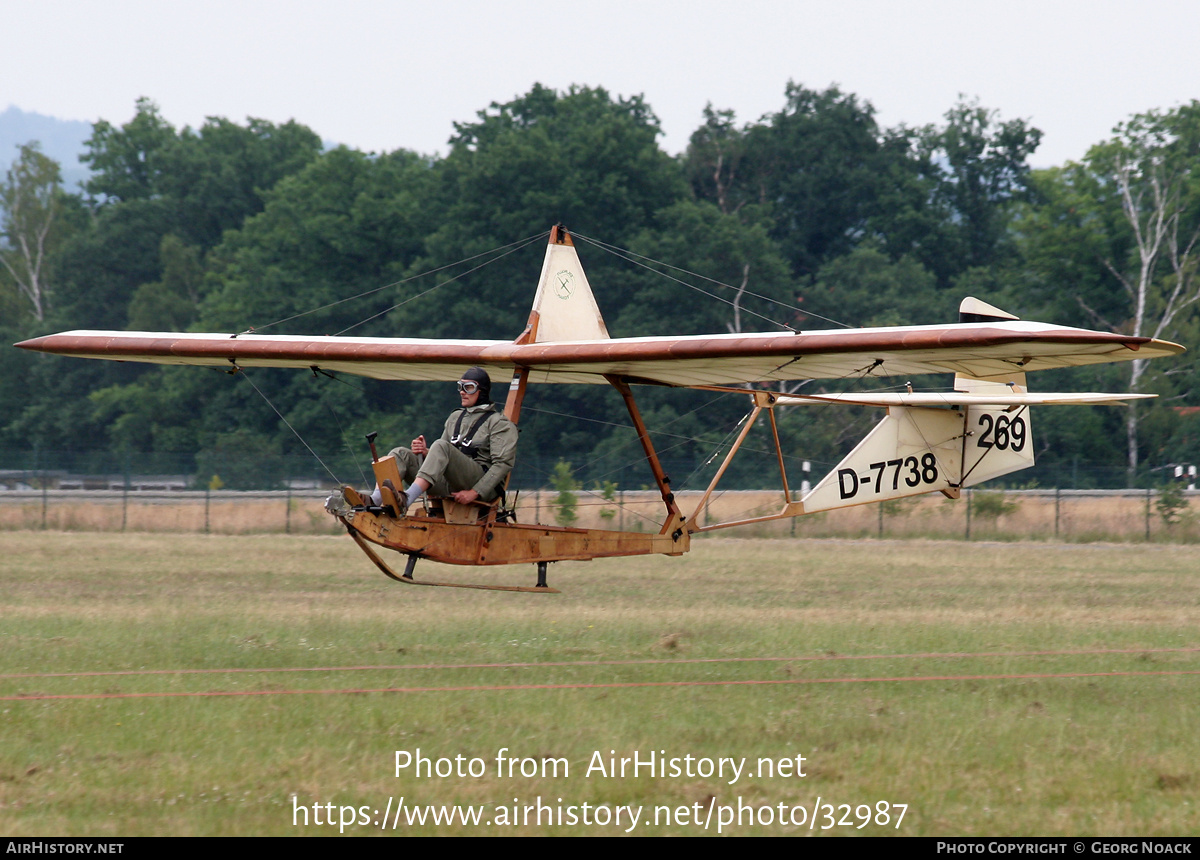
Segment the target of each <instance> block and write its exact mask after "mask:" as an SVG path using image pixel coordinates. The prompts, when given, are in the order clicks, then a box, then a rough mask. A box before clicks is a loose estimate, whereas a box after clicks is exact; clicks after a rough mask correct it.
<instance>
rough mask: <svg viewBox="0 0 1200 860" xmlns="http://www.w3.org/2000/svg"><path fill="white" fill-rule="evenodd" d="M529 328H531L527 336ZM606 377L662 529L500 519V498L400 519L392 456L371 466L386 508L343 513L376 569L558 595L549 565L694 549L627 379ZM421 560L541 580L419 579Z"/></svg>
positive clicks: (524, 379)
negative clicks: (523, 572) (390, 554)
mask: <svg viewBox="0 0 1200 860" xmlns="http://www.w3.org/2000/svg"><path fill="white" fill-rule="evenodd" d="M531 327H536V320H533V321H532V322H531ZM529 331H530V329H529V328H527V329H526V333H528V332H529ZM528 380H529V370H528V368H520V369H518V370H517V372H516V374H515V375H514V376H513V381H512V384H511V385H510V386H509V392H508V400H507V402H506V403H505V408H504V413H505V415H506V416H507V417H508V418H509V420H510V421H513V423H516V422H517V420H518V419H519V418H520V413H521V404H522V403H523V402H524V399H525V387H526V385H527V384H528ZM609 382H610V383H611V384H612V385H613V387H614V388H616V389H617V391H618V392H619V393H620V394H621V397H622V398H623V399H624V401H625V405H626V408H627V409H628V410H629V416H630V418H631V419H632V420H633V425H634V428H635V429H636V430H637V434H638V440H639V441H640V442H641V444H642V451H643V453H644V454H645V456H646V461H647V463H649V465H650V470H651V472H653V474H654V480H655V482H656V483H657V485H658V489H659V492H660V494H661V495H662V500H663V504H664V505H665V506H666V511H667V517H666V521H665V522H664V523H663V524H662V527H661V528H660V529H659V531H658V533H657V534H647V533H645V532H627V531H615V530H608V529H582V528H570V527H565V526H548V525H540V524H525V523H517V522H511V523H510V522H503V521H501V517H502V516H504V515H507V514H509V513H511V512H509V511H506V510H504V509H502V508H501V506H500V505H499V504H498V503H495V502H493V503H491V504H483V503H476V504H473V505H460V504H458V503H456V502H454V501H453V500H452V499H440V500H437V503H439V504H440V508H441V511H440V512H438V511H437V507H436V506H435V507H433V508H432V509H426V510H421V511H411V512H410V513H409V514H408V515H407V516H405V517H396V516H393V515H392V514H391V513H389V511H388V508H389V507H390V508H391V510H396V509H398V507H399V505H398V500H397V499H396V496H395V494H394V492H393V489H392V488H393V487H394V488H396V490H398V489H399V487H400V473H399V470H398V468H397V466H396V461H395V458H393V457H391V456H390V455H389V456H386V457H381V458H379V459H376V460H375V462H374V463H373V464H372V465H373V468H374V471H375V479H376V482H377V483H378V485H379V487H380V490H381V494H382V496H383V505H382V506H380V508H371V507H370V506H367V505H357V506H356V510H355V512H354V514H353V515H352V516H351V517H344V518H343V522H344V524H345V526H346V530H347V531H348V532H349V533H350V536H351V537H352V538H354V541H355V543H357V544H358V546H359V547H360V548H361V549H362V550H363V552H364V553H366V555H367V557H368V558H370V559H371V561H372V562H373V563H374V564H375V565H376V567H378V568H379V569H380V570H382V571H383V572H384V573H385V574H386V575H387V576H389V577H391V578H392V579H394V580H396V581H397V582H403V583H406V584H410V585H438V586H446V587H453V588H477V589H487V590H494V591H523V592H536V593H557V591H556V590H555V589H552V588H550V587H549V586H548V585H547V584H546V566H547V564H549V563H550V562H554V561H568V560H570V561H590V560H591V559H593V558H610V557H616V556H630V555H652V554H662V555H671V556H679V555H683V554H684V553H685V552H687V551H688V550H689V549H690V548H691V539H690V538H691V529H690V528H689V527H688V524H687V522H686V520H685V518H684V516H683V514H682V512H681V511H680V509H679V505H678V503H677V502H676V501H675V495H674V494H673V493H672V492H671V487H670V479H669V478H668V477H667V475H666V473H665V472H664V471H663V468H662V464H661V463H660V462H659V460H658V455H657V453H656V452H655V450H654V445H653V443H652V442H651V441H650V433H649V431H648V430H647V429H646V425H645V423H644V422H643V421H642V416H641V413H640V412H639V411H638V408H637V404H636V403H635V402H634V399H633V394H632V392H631V391H630V389H629V384H628V383H627V382H626V381H625V380H623V379H620V378H618V377H612V378H610V379H609ZM371 544H375V545H378V546H382V547H386V548H387V549H391V550H395V551H397V552H401V553H404V554H405V555H407V556H408V563H407V565H406V568H405V572H404V573H403V574H397V573H396V572H395V571H394V570H392V569H391V568H390V567H389V566H388V565H387V563H386V562H384V561H383V559H382V558H380V557H379V555H378V553H376V552H375V551H374V549H373V548H372V546H371ZM419 558H428V559H431V560H433V561H439V562H443V563H445V564H460V565H471V566H488V565H501V564H522V563H532V564H536V565H537V566H538V580H537V585H535V586H528V587H527V586H503V585H492V584H467V583H452V582H427V581H419V580H417V579H415V578H414V577H413V569H414V567H415V565H416V561H417V559H419Z"/></svg>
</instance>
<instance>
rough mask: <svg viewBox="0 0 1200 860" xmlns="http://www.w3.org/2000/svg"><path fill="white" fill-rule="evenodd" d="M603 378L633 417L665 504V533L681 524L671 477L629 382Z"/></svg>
mask: <svg viewBox="0 0 1200 860" xmlns="http://www.w3.org/2000/svg"><path fill="white" fill-rule="evenodd" d="M604 378H605V379H607V380H608V382H609V384H610V385H612V387H613V388H615V389H617V391H618V392H620V394H621V398H622V399H623V400H624V401H625V408H626V409H628V410H629V417H630V418H631V419H633V426H634V429H635V430H637V434H638V441H639V442H641V443H642V451H643V452H644V453H645V454H646V462H647V463H648V464H649V465H650V471H651V472H653V473H654V480H655V482H656V483H657V484H658V491H659V493H660V494H661V495H662V500H663V504H664V505H666V506H667V520H666V522H664V523H663V525H662V529H661V530H660V531H659V534H664V535H665V534H667V533H668V532H673V531H675V530H676V529H678V528H679V527H680V526H682V524H683V514H682V512H681V511H680V510H679V505H678V504H677V503H676V501H675V494H674V493H672V492H671V479H670V477H668V476H667V473H666V472H664V471H663V467H662V463H660V462H659V461H658V454H656V453H655V451H654V444H653V443H652V442H651V441H650V431H649V430H647V429H646V424H645V422H644V421H642V415H641V413H640V412H638V408H637V404H636V403H635V402H634V400H633V392H632V391H630V390H629V383H628V382H626V381H625V380H624V379H622V378H621V377H619V376H608V375H606V376H605V377H604Z"/></svg>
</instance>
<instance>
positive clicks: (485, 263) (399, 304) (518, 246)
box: [334, 233, 545, 337]
mask: <svg viewBox="0 0 1200 860" xmlns="http://www.w3.org/2000/svg"><path fill="white" fill-rule="evenodd" d="M544 235H545V234H544V233H538V234H537V235H536V236H532V237H530V238H528V239H525V240H523V241H522V242H521V243H513V245H504V246H503V247H504V248H507V249H508V250H506V251H505V252H504V253H503V254H497V255H496V256H495V257H492V258H491V259H490V260H484V261H483V262H482V263H480V264H479V265H477V266H472V267H471V268H469V269H467V270H466V271H465V272H459V273H458V274H457V275H455V276H454V277H452V278H447V279H446V280H444V281H442V282H441V283H439V284H434V285H433V286H432V287H430V288H429V289H427V290H425V291H424V292H420V293H417V294H416V295H415V296H409V297H408V298H407V299H405V300H404V301H401V302H396V304H394V305H392V306H391V307H388V308H384V309H383V310H381V311H380V312H379V313H377V314H371V316H369V317H367V318H366V319H362V320H359V321H358V322H356V323H355V324H354V325H350V326H346V327H345V328H344V329H342V330H341V331H339V332H336V333H335V335H334V336H335V337H336V336H337V335H343V334H345V333H346V332H348V331H352V330H353V329H356V328H358V327H359V326H360V325H363V324H365V323H369V322H370V321H371V320H373V319H378V318H379V317H381V316H383V315H384V314H388V313H391V312H392V311H394V310H395V309H396V308H398V307H402V306H404V305H406V304H408V303H409V302H413V301H416V300H417V299H419V298H421V297H423V296H427V295H429V294H430V293H432V292H433V291H434V290H438V289H441V288H442V287H444V286H446V285H447V284H452V283H454V282H455V281H457V280H459V279H460V278H465V277H466V276H467V275H469V274H471V273H472V272H478V271H479V270H480V269H482V268H483V267H484V266H490V265H491V264H492V263H494V262H496V261H497V260H500V259H503V258H504V257H507V256H508V255H509V254H513V253H515V252H517V251H520V250H521V249H522V248H524V247H526V246H528V245H532V244H533V243H534V242H536V241H537V240H538V239H540V238H541V237H542V236H544ZM514 245H515V247H514ZM495 250H499V249H495ZM488 253H490V252H488ZM478 256H482V255H478V254H477V255H476V257H478ZM469 259H475V257H471V258H469ZM460 262H465V261H460ZM443 268H444V267H443Z"/></svg>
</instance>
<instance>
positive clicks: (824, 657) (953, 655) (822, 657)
mask: <svg viewBox="0 0 1200 860" xmlns="http://www.w3.org/2000/svg"><path fill="white" fill-rule="evenodd" d="M1197 651H1200V645H1191V646H1187V647H1184V648H1085V649H1078V650H1064V651H927V652H924V653H916V654H818V655H809V656H802V657H689V658H680V659H671V658H665V657H664V658H661V659H653V660H565V661H561V662H546V663H412V664H376V665H365V666H280V667H266V668H257V667H249V668H228V669H114V670H110V671H103V672H19V673H13V674H8V675H0V680H4V679H8V678H96V677H108V676H112V675H218V674H228V675H233V674H249V673H264V672H266V673H270V672H378V671H394V670H407V669H438V670H445V669H543V668H545V669H549V668H563V667H569V666H658V665H666V664H679V665H688V664H697V663H820V662H825V661H831V660H949V659H970V658H972V657H979V658H983V657H1070V656H1088V655H1093V654H1185V653H1194V652H1197Z"/></svg>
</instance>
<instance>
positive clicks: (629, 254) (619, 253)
mask: <svg viewBox="0 0 1200 860" xmlns="http://www.w3.org/2000/svg"><path fill="white" fill-rule="evenodd" d="M571 235H572V236H574V237H575V238H577V239H581V240H583V241H585V242H587V243H588V244H590V245H593V246H595V247H596V248H599V249H600V250H601V251H607V252H608V253H610V254H612V255H613V256H615V257H619V258H620V259H623V260H625V261H627V262H630V263H633V264H634V265H636V266H641V267H642V268H643V269H647V270H649V271H651V272H654V273H655V274H658V275H661V276H662V277H664V278H667V279H668V280H671V281H675V283H677V284H682V285H683V286H685V287H687V288H688V289H691V290H695V291H696V292H698V293H703V294H704V295H706V296H709V297H711V298H714V299H716V300H717V301H719V302H724V303H725V304H727V305H730V306H733V305H734V304H735V303H734V302H733V301H731V300H729V299H726V298H724V297H722V296H718V295H716V294H715V293H710V292H708V291H707V290H702V289H700V288H699V287H697V286H694V285H693V284H689V283H687V281H683V280H680V279H679V278H675V277H672V276H671V275H668V274H666V273H665V272H661V271H659V270H658V269H655V268H654V266H662V267H664V268H667V269H673V270H674V271H676V272H682V273H683V274H685V275H689V276H690V277H693V278H700V279H701V280H703V281H708V282H709V283H712V284H716V285H717V286H719V287H724V288H725V289H727V290H734V291H735V292H740V293H743V294H745V295H747V296H750V297H752V298H756V299H761V300H762V301H764V302H770V303H771V304H773V305H778V306H779V307H781V308H787V309H788V310H791V311H796V312H797V313H800V314H803V315H804V316H810V317H816V318H817V319H819V320H823V321H824V322H827V323H832V324H833V325H836V326H841V327H842V328H852V326H851V325H850V324H849V323H844V322H841V321H840V320H835V319H832V318H831V317H827V316H822V315H821V314H818V313H814V312H813V311H811V310H806V309H804V308H800V307H797V306H796V305H791V304H788V303H787V302H783V301H780V300H779V299H773V298H771V297H770V296H764V295H762V294H760V293H756V292H754V291H753V290H746V289H743V288H741V287H735V286H733V285H732V284H727V283H725V282H724V281H720V280H717V279H716V278H710V277H708V276H707V275H702V274H700V273H699V272H693V271H691V270H690V269H685V268H683V267H681V266H673V265H671V264H670V263H665V262H663V261H662V260H656V259H654V258H653V257H647V256H646V255H645V254H639V253H637V252H636V251H630V250H629V249H627V248H619V247H617V246H616V245H611V244H609V243H607V242H602V241H600V240H599V239H593V238H591V237H590V236H584V235H583V234H581V233H572V234H571ZM635 258H637V259H635ZM641 260H645V261H646V263H643V262H640V261H641ZM647 263H653V264H654V266H651V265H647ZM741 310H742V311H743V312H744V313H748V314H750V315H752V316H756V317H758V318H759V319H763V320H766V321H767V322H769V323H771V324H773V325H777V326H780V327H781V328H786V329H788V330H789V331H795V329H794V328H793V327H792V326H790V325H788V324H787V323H781V322H779V321H778V320H775V319H772V318H771V317H768V316H764V315H763V314H760V313H756V312H754V311H752V310H750V309H749V308H742V309H741Z"/></svg>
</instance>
